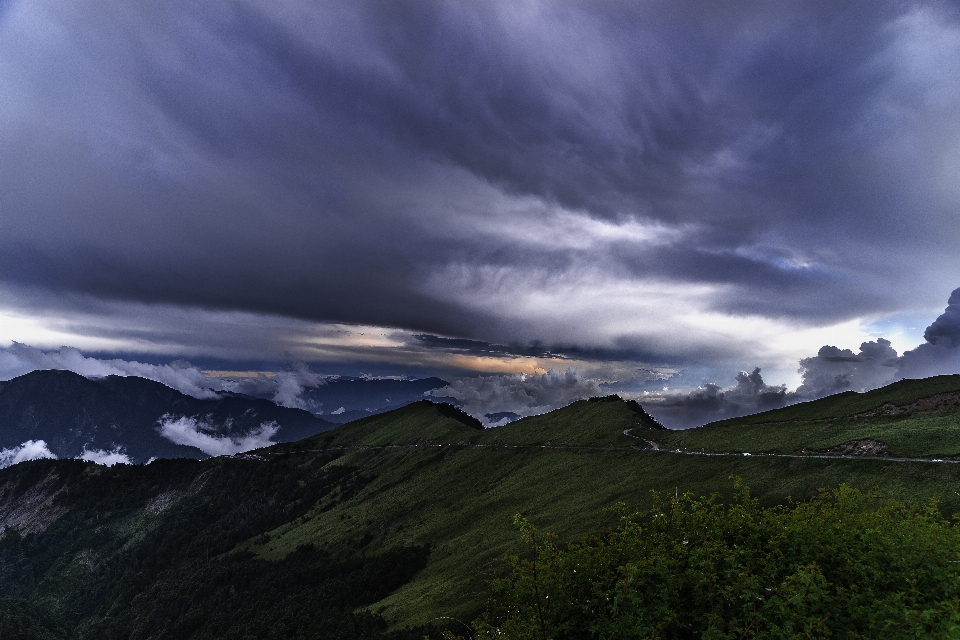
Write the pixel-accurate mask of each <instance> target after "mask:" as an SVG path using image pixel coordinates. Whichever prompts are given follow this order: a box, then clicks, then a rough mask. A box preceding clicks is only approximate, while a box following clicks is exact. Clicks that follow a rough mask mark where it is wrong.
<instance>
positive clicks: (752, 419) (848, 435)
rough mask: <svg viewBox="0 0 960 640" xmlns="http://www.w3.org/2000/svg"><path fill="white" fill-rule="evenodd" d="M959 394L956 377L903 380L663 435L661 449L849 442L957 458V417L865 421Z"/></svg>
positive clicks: (783, 449)
mask: <svg viewBox="0 0 960 640" xmlns="http://www.w3.org/2000/svg"><path fill="white" fill-rule="evenodd" d="M958 390H960V376H937V377H935V378H927V379H924V380H902V381H900V382H896V383H894V384H892V385H889V386H887V387H883V388H881V389H876V390H874V391H869V392H866V393H854V392H852V391H849V392H845V393H840V394H837V395H834V396H829V397H827V398H822V399H820V400H815V401H813V402H805V403H802V404H797V405H793V406H790V407H785V408H783V409H776V410H773V411H767V412H764V413H759V414H756V415H752V416H745V417H743V418H733V419H730V420H723V421H720V422H714V423H711V424H708V425H706V426H704V427H701V428H698V429H686V430H683V431H674V432H671V433H669V434H663V435H662V436H661V438H660V439H659V440H658V442H659V443H661V446H664V447H666V448H684V449H687V450H692V451H696V450H699V449H700V448H704V449H706V450H707V451H711V452H742V451H746V452H753V453H757V452H761V451H778V452H780V453H793V452H796V451H799V450H801V449H803V448H807V449H813V450H821V449H829V448H831V447H836V446H838V445H840V444H843V443H845V442H850V441H852V440H862V439H868V438H869V439H874V440H880V441H882V442H884V443H886V444H887V445H888V451H889V453H890V454H891V455H893V456H903V457H917V458H922V457H929V458H934V457H936V458H948V457H949V458H953V457H958V456H960V413H957V412H956V411H939V412H938V411H931V412H923V413H908V414H903V415H876V416H865V415H863V414H864V413H867V412H871V411H874V410H877V409H880V408H881V407H882V406H883V405H893V406H895V407H905V406H907V405H911V404H912V403H915V402H917V401H918V400H921V399H924V398H930V397H932V396H937V395H939V394H946V393H952V392H956V391H958Z"/></svg>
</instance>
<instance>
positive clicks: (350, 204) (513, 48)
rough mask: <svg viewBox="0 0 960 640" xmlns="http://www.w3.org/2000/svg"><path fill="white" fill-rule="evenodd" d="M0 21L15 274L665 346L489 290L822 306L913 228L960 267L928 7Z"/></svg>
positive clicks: (353, 316)
mask: <svg viewBox="0 0 960 640" xmlns="http://www.w3.org/2000/svg"><path fill="white" fill-rule="evenodd" d="M0 11H4V10H2V9H0ZM0 15H2V14H0ZM0 28H2V29H3V30H4V31H5V34H4V35H5V39H4V40H5V42H6V44H5V45H2V46H0V79H2V80H4V81H5V82H6V84H7V85H8V86H9V87H10V91H9V92H8V96H10V97H6V98H4V101H3V102H0V123H2V128H0V137H2V143H3V145H2V148H3V151H2V152H0V154H2V156H0V164H2V166H3V167H4V171H3V172H0V201H2V202H3V207H4V214H3V217H2V219H0V273H2V274H3V276H2V277H3V279H4V280H7V281H8V282H11V283H13V284H16V285H22V286H26V287H34V288H36V289H38V290H48V291H55V292H66V291H78V292H83V293H87V294H92V295H94V296H100V297H106V298H114V299H120V300H127V301H137V302H164V303H172V304H177V305H193V306H201V307H205V308H214V309H241V310H246V311H255V312H266V313H274V314H281V315H288V316H295V317H298V318H305V319H310V320H327V321H337V322H351V323H368V324H374V325H380V326H394V327H401V328H405V329H410V330H412V331H417V332H424V333H429V334H439V335H444V336H449V337H450V338H451V339H463V340H472V341H476V342H475V343H474V342H464V343H457V344H454V343H452V342H450V343H444V348H450V349H453V350H460V351H461V352H464V353H474V352H476V353H483V352H484V350H485V349H500V348H501V347H499V346H497V345H512V344H522V345H539V344H543V345H560V344H563V345H566V346H565V347H564V349H567V350H568V351H562V350H560V349H559V348H554V347H552V346H551V347H549V348H547V347H543V348H542V349H541V347H539V346H533V347H517V348H516V349H514V348H513V347H509V348H507V347H503V351H502V352H498V354H500V353H502V354H503V355H507V354H513V355H535V356H538V357H546V355H547V354H548V352H549V353H551V354H553V355H557V354H562V353H567V352H570V353H572V352H575V350H577V349H580V350H582V351H580V352H579V353H594V352H596V353H600V352H601V351H602V350H604V349H606V350H607V351H609V352H610V353H611V354H612V355H611V356H610V357H613V358H616V357H621V358H622V357H636V356H637V354H643V356H644V357H645V358H648V359H649V360H650V361H658V362H663V361H667V360H670V359H671V358H677V357H680V355H679V354H686V353H690V352H697V350H698V349H701V348H702V344H701V343H703V344H706V343H709V340H706V339H704V340H702V341H700V342H696V340H694V343H696V344H694V343H690V344H693V346H690V344H685V345H683V346H677V345H676V344H674V343H673V342H671V341H670V340H667V339H664V340H660V341H651V340H650V339H648V338H646V337H643V336H634V335H632V334H631V333H630V331H629V330H626V329H605V328H604V329H602V330H601V329H597V330H596V332H595V333H589V332H585V333H584V334H583V335H581V336H580V337H577V338H576V339H571V338H570V336H568V335H565V334H564V335H561V333H562V331H561V329H559V328H550V327H547V326H546V325H545V324H544V323H542V322H539V321H538V318H532V317H529V318H528V317H523V316H522V314H520V313H512V312H511V311H512V310H511V308H510V306H509V305H505V304H504V303H503V301H504V300H505V299H506V300H511V299H513V300H518V299H520V298H529V297H530V294H531V292H533V291H536V292H541V293H545V294H551V293H552V294H553V295H552V297H550V298H549V299H547V300H545V301H544V302H543V306H544V307H547V306H548V305H555V307H556V308H557V309H559V306H560V305H562V304H564V303H565V302H567V301H568V300H569V298H570V297H571V296H576V295H578V294H577V293H576V292H578V291H580V290H581V289H583V288H589V287H593V288H596V286H600V287H602V286H605V285H607V284H610V285H611V286H613V285H617V286H621V285H622V287H630V286H634V285H635V284H636V283H638V282H645V281H651V280H653V281H657V282H668V283H674V284H675V285H676V286H677V288H678V289H680V288H683V287H699V286H708V287H709V290H705V292H703V293H700V294H698V295H700V296H701V297H700V302H699V304H700V308H701V310H703V311H719V312H723V313H729V314H733V315H743V314H758V315H762V316H766V317H771V318H777V319H786V320H790V321H795V322H799V323H817V322H832V321H839V320H843V319H849V318H852V317H856V316H857V315H862V314H866V313H880V312H885V311H893V310H896V309H899V308H900V307H901V306H902V305H924V304H929V303H930V301H931V300H932V299H933V298H934V297H935V296H936V295H940V294H942V286H941V285H940V284H939V282H933V281H932V280H930V277H929V275H928V273H927V271H928V269H929V267H928V266H925V265H922V264H920V263H919V261H918V260H917V259H916V256H917V255H918V252H920V251H921V250H922V251H923V255H925V256H926V257H927V264H935V265H936V268H937V269H938V270H939V271H941V272H949V271H956V270H960V262H958V258H957V256H956V252H955V251H954V247H955V246H956V244H957V241H958V240H960V235H958V234H960V232H958V231H957V227H956V225H949V224H947V225H945V224H944V221H945V220H950V217H951V216H952V215H953V214H952V212H953V211H955V206H956V201H957V200H956V198H957V197H958V196H956V195H955V194H954V193H953V192H951V191H950V188H951V187H949V180H946V181H944V180H941V178H939V177H938V176H942V175H944V174H943V170H942V167H940V164H942V163H943V162H947V160H949V157H948V156H949V153H948V152H949V151H950V149H951V148H952V147H950V146H949V145H951V144H953V143H954V142H955V141H960V128H958V127H957V126H956V125H955V124H951V122H955V121H960V119H957V118H954V117H953V116H956V115H957V111H958V107H960V91H957V85H958V82H957V80H956V77H958V76H957V74H954V71H956V70H957V67H960V63H957V62H955V61H954V62H951V60H953V59H954V56H953V55H952V54H953V53H954V52H956V51H960V49H958V48H957V44H956V33H957V16H956V15H955V13H954V12H953V11H952V10H951V9H950V8H949V7H948V6H940V5H937V4H923V5H920V4H917V5H913V4H909V3H907V4H904V3H894V2H889V3H863V4H847V3H845V4H843V5H842V6H840V5H837V6H834V5H825V4H816V5H814V4H808V3H780V4H778V5H777V6H776V7H775V8H774V7H771V6H770V5H768V4H767V3H762V2H757V3H753V2H742V3H736V4H725V5H724V6H723V7H722V8H716V9H711V8H705V7H704V6H703V5H702V4H701V3H689V4H687V3H657V2H648V3H627V2H624V3H618V2H600V3H598V2H583V3H576V2H570V3H543V4H536V5H517V4H516V3H509V2H508V3H502V4H497V3H479V4H477V3H469V2H462V3H457V2H447V3H423V2H393V3H381V2H370V3H363V2H357V3H348V4H343V3H323V2H321V3H307V2H302V3H301V2H292V3H286V4H283V5H277V4H275V3H266V2H255V1H249V2H242V1H233V2H225V1H224V2H205V3H199V4H198V3H186V2H171V3H164V4H162V5H155V6H154V5H151V6H144V5H139V4H129V3H120V2H109V1H105V2H103V3H100V4H98V5H96V8H92V7H86V6H85V5H84V6H81V5H73V4H71V3H66V2H63V3H57V2H52V3H46V4H42V3H37V2H32V1H30V0H21V1H20V2H17V3H13V5H12V8H7V9H6V10H5V16H4V17H3V18H2V22H0ZM46 33H58V34H62V37H57V38H53V39H51V38H49V37H48V36H46V35H45V34H46ZM894 150H895V151H896V153H894V152H893V151H894ZM944 154H947V155H944ZM944 158H947V159H946V160H944ZM938 163H940V164H938ZM938 167H939V168H938ZM944 185H947V186H944ZM601 223H602V225H606V226H599V227H596V228H595V229H594V231H595V233H594V232H588V229H589V228H593V227H591V226H590V225H598V224H601ZM630 225H635V226H639V227H642V228H643V229H646V230H647V231H649V234H648V236H649V237H647V236H644V239H642V240H638V239H637V238H638V237H640V236H638V235H637V234H638V233H640V232H639V231H636V230H635V229H634V228H633V227H631V226H630ZM591 233H592V234H593V235H591ZM640 235H643V234H640ZM585 273H602V274H604V275H603V278H605V280H604V281H603V282H600V283H599V284H598V285H596V286H594V284H593V283H587V284H585V285H583V286H582V287H581V289H577V288H576V287H572V288H571V290H572V291H574V293H573V294H570V295H569V296H567V297H566V298H565V294H563V291H564V290H563V289H562V287H563V286H567V284H568V283H569V282H571V281H577V279H578V278H583V277H584V276H583V274H585ZM907 282H911V283H916V284H915V285H914V286H910V287H905V286H904V283H907ZM464 283H466V284H464ZM635 288H636V290H637V292H638V293H636V294H635V295H636V296H637V297H638V298H642V297H643V296H644V295H645V294H644V293H643V290H642V288H641V287H639V285H637V286H636V287H635ZM558 291H559V293H556V292H558ZM491 292H492V293H491ZM553 310H554V309H551V308H544V309H543V314H544V315H550V314H551V311H553ZM578 313H579V316H578V317H577V318H575V319H572V320H571V321H570V322H567V323H565V325H564V326H571V325H575V326H577V327H584V328H590V327H595V326H599V325H600V324H602V323H601V322H598V317H597V316H598V314H601V313H605V312H603V311H602V310H598V309H595V308H584V309H582V310H581V311H579V312H578ZM599 320H603V318H599ZM642 323H643V316H640V317H638V324H642ZM558 326H560V325H559V324H558ZM678 331H680V330H679V329H678ZM604 332H605V333H604ZM686 339H687V338H686V337H685V336H679V337H678V338H677V341H678V343H679V342H682V340H686ZM430 340H433V338H430V339H423V340H422V342H423V346H425V347H430V346H431V344H432V343H431V342H430ZM537 341H540V342H539V343H538V342H537ZM710 348H715V349H716V350H717V351H718V354H717V357H720V356H721V355H722V354H720V353H719V352H720V351H724V349H725V350H726V352H728V354H727V355H730V354H735V353H737V352H738V350H739V349H742V348H743V347H742V345H739V344H735V343H733V342H729V343H725V346H724V347H723V348H720V347H710ZM538 350H540V351H538ZM684 357H686V356H684Z"/></svg>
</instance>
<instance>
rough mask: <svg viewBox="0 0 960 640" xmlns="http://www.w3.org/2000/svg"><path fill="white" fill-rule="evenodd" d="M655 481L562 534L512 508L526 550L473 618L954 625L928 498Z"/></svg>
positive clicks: (680, 630) (850, 630)
mask: <svg viewBox="0 0 960 640" xmlns="http://www.w3.org/2000/svg"><path fill="white" fill-rule="evenodd" d="M735 485H736V499H735V500H734V501H733V502H732V503H729V504H723V503H722V502H720V500H719V498H718V496H717V495H713V496H710V497H703V498H694V497H693V495H692V494H690V493H686V494H683V495H678V496H668V495H665V494H662V493H657V494H655V495H654V499H653V506H652V507H651V508H650V509H649V510H647V511H644V512H635V513H632V512H629V511H628V510H627V509H626V507H625V506H624V505H622V504H620V505H617V507H616V508H615V509H616V511H617V513H618V514H619V516H620V522H619V525H618V526H617V527H616V528H614V529H613V530H608V531H605V532H603V533H600V534H591V535H587V536H584V537H581V538H579V539H577V540H575V541H574V542H571V543H569V544H567V545H562V544H560V543H559V542H558V540H557V538H556V537H555V536H550V535H543V534H541V533H539V532H538V531H537V530H536V529H535V528H534V527H533V525H532V524H531V523H530V521H529V520H527V519H526V518H524V517H523V516H520V515H518V516H516V520H515V522H516V525H517V527H518V528H519V530H520V535H521V538H522V540H523V542H524V543H525V545H526V547H527V549H528V554H527V556H526V557H514V558H513V560H512V572H511V574H510V575H509V576H508V577H506V578H504V579H501V580H499V581H498V582H496V584H495V587H496V592H497V597H496V599H495V601H494V605H493V608H492V609H491V611H490V613H488V614H487V616H486V618H485V619H484V620H482V621H481V622H478V623H477V625H476V627H477V630H478V635H479V636H481V637H490V638H493V637H496V638H501V639H508V638H518V639H520V638H522V639H527V638H541V639H544V640H546V639H547V638H578V639H579V638H605V639H613V638H691V637H697V638H711V639H726V638H748V637H759V638H826V637H846V638H879V637H884V638H891V639H893V638H918V637H924V638H941V637H956V635H957V634H958V632H960V564H958V549H960V531H958V529H957V528H956V527H953V526H951V525H950V524H949V523H947V522H946V521H944V520H943V518H942V517H941V516H940V515H939V511H938V509H937V506H936V504H935V503H930V504H927V505H925V506H919V507H918V506H906V505H903V504H900V503H896V502H892V501H890V500H887V499H884V498H883V497H882V496H880V495H879V494H878V493H876V492H870V493H866V494H864V493H861V492H860V491H858V490H856V489H853V488H851V487H849V486H845V485H841V486H840V487H839V488H838V489H834V490H830V491H826V490H822V491H821V492H820V494H819V495H817V496H816V497H815V498H814V499H812V500H810V501H808V502H804V503H799V504H796V503H790V504H788V505H787V506H784V507H771V508H763V507H761V506H760V505H759V504H758V502H757V500H756V499H754V498H752V497H751V495H750V492H749V490H748V489H747V487H746V486H744V485H743V484H742V483H740V482H739V480H736V481H735Z"/></svg>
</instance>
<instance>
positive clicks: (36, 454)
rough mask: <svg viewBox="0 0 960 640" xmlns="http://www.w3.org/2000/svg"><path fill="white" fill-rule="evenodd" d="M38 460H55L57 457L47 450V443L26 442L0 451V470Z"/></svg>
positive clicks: (40, 441)
mask: <svg viewBox="0 0 960 640" xmlns="http://www.w3.org/2000/svg"><path fill="white" fill-rule="evenodd" d="M40 458H50V459H52V460H56V458H57V456H55V455H54V454H53V452H51V451H50V449H48V448H47V443H46V442H45V441H43V440H27V441H26V442H24V443H23V444H21V445H20V446H19V447H13V448H11V449H3V450H0V469H4V468H6V467H9V466H10V465H13V464H17V463H18V462H24V461H26V460H38V459H40Z"/></svg>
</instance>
